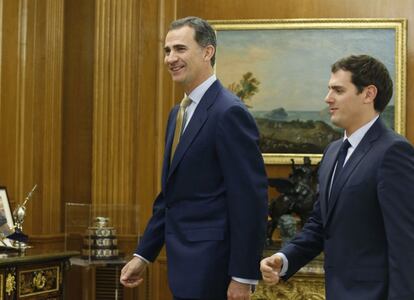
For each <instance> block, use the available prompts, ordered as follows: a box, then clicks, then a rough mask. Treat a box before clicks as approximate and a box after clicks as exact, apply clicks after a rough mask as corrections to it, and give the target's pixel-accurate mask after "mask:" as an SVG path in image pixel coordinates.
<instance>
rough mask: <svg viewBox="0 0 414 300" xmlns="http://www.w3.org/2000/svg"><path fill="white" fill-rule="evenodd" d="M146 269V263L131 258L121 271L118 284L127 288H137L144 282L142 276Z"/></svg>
mask: <svg viewBox="0 0 414 300" xmlns="http://www.w3.org/2000/svg"><path fill="white" fill-rule="evenodd" d="M146 267H147V263H146V262H145V261H143V260H142V259H141V258H139V257H137V256H135V257H133V258H132V259H131V260H130V261H129V262H128V263H127V264H126V265H125V266H124V267H123V268H122V270H121V278H120V282H121V283H122V284H123V285H124V286H125V287H128V288H133V287H136V286H138V285H139V284H141V283H142V281H144V279H143V278H142V274H143V273H144V271H145V268H146Z"/></svg>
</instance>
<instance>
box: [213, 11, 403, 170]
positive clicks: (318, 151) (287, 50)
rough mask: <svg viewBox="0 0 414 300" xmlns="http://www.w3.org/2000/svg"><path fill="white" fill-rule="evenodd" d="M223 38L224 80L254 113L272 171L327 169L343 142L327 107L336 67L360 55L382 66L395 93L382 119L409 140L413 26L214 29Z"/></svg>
mask: <svg viewBox="0 0 414 300" xmlns="http://www.w3.org/2000/svg"><path fill="white" fill-rule="evenodd" d="M209 22H210V23H211V24H212V25H213V27H214V28H215V30H216V33H217V54H216V74H217V77H218V78H219V79H220V80H221V82H222V83H223V85H224V86H226V87H227V88H228V89H230V90H231V91H233V92H234V93H235V94H237V95H238V96H239V97H240V98H241V99H242V101H243V102H244V103H245V104H246V106H247V107H248V108H249V110H250V112H251V113H252V115H253V117H254V118H255V120H256V123H257V125H258V128H259V131H260V141H259V144H260V149H261V151H262V153H263V156H264V160H265V163H267V164H289V163H291V161H292V160H294V161H295V162H296V163H302V162H303V157H305V156H306V157H309V158H310V159H311V161H312V163H314V164H315V163H317V162H319V161H320V158H321V156H322V153H323V150H324V148H325V147H326V146H327V145H328V144H329V143H330V142H332V141H333V140H335V139H338V138H339V137H341V136H342V135H343V132H342V130H341V129H339V128H337V127H335V126H333V125H332V124H331V123H330V115H329V112H328V106H327V104H326V103H325V102H324V99H325V96H326V94H327V91H328V89H327V86H328V81H329V77H330V73H331V72H330V67H331V65H332V64H333V63H334V62H335V61H337V60H338V59H340V58H343V57H345V56H349V55H352V54H355V55H359V54H368V55H371V56H373V57H375V58H377V59H379V60H380V61H382V62H383V63H384V64H385V66H386V67H387V69H388V70H389V72H390V74H391V77H392V80H393V82H394V93H393V98H392V99H391V102H390V104H389V105H388V107H387V109H386V110H385V111H384V112H383V113H382V118H383V120H385V122H386V124H387V125H388V126H389V127H391V128H393V129H394V130H395V131H396V132H398V133H400V134H403V135H404V134H405V78H406V74H405V72H406V65H405V64H406V20H405V19H304V20H298V19H286V20H232V21H218V20H213V21H211V20H210V21H209Z"/></svg>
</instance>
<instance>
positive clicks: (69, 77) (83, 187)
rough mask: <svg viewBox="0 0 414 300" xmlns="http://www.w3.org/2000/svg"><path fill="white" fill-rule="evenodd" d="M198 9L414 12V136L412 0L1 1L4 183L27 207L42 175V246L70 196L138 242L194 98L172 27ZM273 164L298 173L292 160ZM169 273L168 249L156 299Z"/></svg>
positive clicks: (256, 13)
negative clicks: (176, 112)
mask: <svg viewBox="0 0 414 300" xmlns="http://www.w3.org/2000/svg"><path fill="white" fill-rule="evenodd" d="M188 15H197V16H200V17H203V18H205V19H209V20H213V19H215V20H226V19H275V18H353V17H358V18H371V17H378V18H386V17H396V18H407V19H408V31H407V32H408V37H407V43H408V44H407V51H408V53H407V103H406V104H407V109H406V111H407V118H406V120H407V130H406V135H407V137H408V138H409V139H410V140H411V141H414V118H412V117H411V116H412V115H414V103H413V101H414V86H413V85H412V84H410V83H411V82H412V81H413V72H414V46H413V43H412V41H413V40H414V2H413V1H411V0H380V1H379V0H366V1H364V2H363V3H361V2H360V1H357V0H347V1H343V0H306V1H304V0H290V1H281V0H280V1H279V0H258V1H250V0H209V1H206V0H106V1H104V0H0V19H1V22H0V141H2V144H1V146H0V185H5V186H7V188H8V191H9V194H10V197H11V202H12V203H11V204H12V207H15V206H16V204H17V203H20V202H21V201H22V200H23V199H24V197H25V195H26V193H27V192H28V191H30V189H31V187H32V186H33V185H34V184H35V183H37V184H38V191H37V192H36V193H35V194H34V197H33V199H32V201H31V203H29V205H28V210H27V212H28V216H27V219H26V221H25V224H24V230H25V231H26V232H27V233H29V234H30V235H31V236H32V237H33V241H34V243H39V244H43V245H47V244H48V243H49V244H50V245H53V247H55V248H59V243H60V244H61V245H63V233H64V227H65V226H64V224H65V223H64V221H65V210H64V204H65V203H66V202H78V203H85V204H92V205H94V206H95V207H97V208H102V210H101V211H99V210H98V211H97V213H100V214H106V215H109V216H110V217H111V219H112V220H111V221H112V224H113V225H115V226H116V227H117V229H118V230H119V235H120V240H121V243H120V244H121V248H122V250H123V251H125V252H126V253H131V252H132V251H133V249H134V247H135V241H134V239H133V238H131V237H133V236H134V235H138V234H139V233H140V232H142V231H143V229H144V227H145V224H146V223H147V221H148V218H149V217H150V215H151V211H152V202H153V199H154V197H155V196H156V194H157V193H158V191H159V186H160V183H159V182H160V174H161V165H162V156H163V147H164V133H165V125H166V120H167V117H168V113H169V110H170V108H171V107H172V106H173V104H174V103H176V102H178V100H179V99H180V98H181V95H182V90H180V89H179V88H178V87H175V86H174V85H173V84H172V82H171V79H170V76H169V74H168V73H167V71H166V70H165V68H164V65H163V43H164V36H165V33H166V30H167V28H168V25H169V23H170V22H171V21H172V20H173V19H175V18H176V17H184V16H188ZM327 80H328V79H327ZM267 171H268V175H269V176H286V175H287V174H288V172H289V171H290V167H289V166H280V165H279V166H275V165H273V166H268V167H267ZM104 208H105V209H104ZM165 270H166V264H165V255H161V257H160V260H159V261H158V262H157V263H156V264H154V265H153V266H152V267H151V269H150V270H149V272H150V275H149V276H148V278H149V279H150V280H149V281H150V282H148V284H147V285H146V292H145V295H146V297H149V299H163V300H165V299H168V298H169V297H170V296H169V292H168V289H167V288H166V279H165V278H166V275H165ZM141 296H142V295H141ZM131 297H132V296H131Z"/></svg>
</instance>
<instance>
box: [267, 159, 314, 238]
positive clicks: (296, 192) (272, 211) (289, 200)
mask: <svg viewBox="0 0 414 300" xmlns="http://www.w3.org/2000/svg"><path fill="white" fill-rule="evenodd" d="M316 172H317V167H316V168H315V169H314V168H312V167H311V165H310V159H309V158H308V157H305V158H304V164H303V165H302V166H295V162H294V160H293V159H292V174H290V175H289V178H269V186H271V187H273V188H275V189H276V190H277V191H278V192H279V193H280V195H279V196H278V197H276V198H273V199H271V201H270V203H269V221H268V224H267V245H271V244H272V235H273V232H274V230H275V229H276V227H277V226H278V225H279V221H280V217H281V216H283V215H292V214H296V215H297V216H298V217H299V218H300V222H301V225H302V226H303V225H304V224H305V222H306V221H307V219H308V218H309V215H310V214H311V212H312V208H313V204H314V202H315V200H316ZM281 231H282V228H281Z"/></svg>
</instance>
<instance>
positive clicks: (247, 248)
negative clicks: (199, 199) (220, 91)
mask: <svg viewBox="0 0 414 300" xmlns="http://www.w3.org/2000/svg"><path fill="white" fill-rule="evenodd" d="M216 134H217V143H216V147H217V153H218V156H219V163H220V167H221V168H222V173H223V176H224V183H225V189H226V199H227V205H228V215H229V227H230V230H229V232H230V261H229V275H230V276H233V277H239V278H246V279H258V278H259V263H260V259H261V257H262V251H263V247H264V242H265V235H266V222H267V205H268V203H267V177H266V173H265V167H264V162H263V158H262V155H261V153H260V150H259V148H258V138H259V134H258V130H257V127H256V124H255V121H254V119H253V117H252V116H251V115H250V113H249V112H248V111H247V109H245V108H244V107H242V106H232V107H230V108H229V109H227V110H226V111H225V112H224V113H223V115H222V116H221V118H220V119H219V121H218V127H217V133H216Z"/></svg>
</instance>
